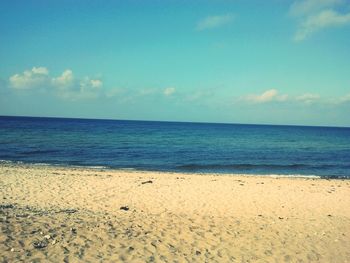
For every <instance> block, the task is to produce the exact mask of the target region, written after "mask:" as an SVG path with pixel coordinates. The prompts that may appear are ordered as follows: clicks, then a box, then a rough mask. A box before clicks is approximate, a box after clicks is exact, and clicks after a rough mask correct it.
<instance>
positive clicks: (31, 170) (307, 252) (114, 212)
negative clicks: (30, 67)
mask: <svg viewBox="0 0 350 263" xmlns="http://www.w3.org/2000/svg"><path fill="white" fill-rule="evenodd" d="M0 183H1V185H2V187H1V188H0V200H1V201H0V221H1V225H2V232H1V234H0V250H1V251H3V253H2V255H1V256H0V261H21V260H22V261H36V262H40V261H53V262H62V260H66V261H69V262H70V261H72V262H94V261H101V260H102V261H106V262H110V261H118V262H153V261H164V262H174V261H179V262H205V261H207V262H271V261H277V262H296V261H300V262H348V261H350V252H349V251H350V235H349V233H350V181H349V180H346V179H343V180H339V179H326V180H324V179H319V178H299V177H298V178H296V177H277V178H274V177H270V176H251V175H234V176H233V175H223V174H198V173H191V174H187V173H173V172H152V171H134V170H133V171H128V170H110V169H107V170H103V169H102V170H101V169H89V168H85V167H84V168H81V167H75V168H73V167H58V166H46V165H45V166H40V165H34V166H33V165H28V164H21V165H14V164H9V165H7V164H3V163H2V164H0Z"/></svg>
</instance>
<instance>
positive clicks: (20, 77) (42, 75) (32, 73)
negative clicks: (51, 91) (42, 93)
mask: <svg viewBox="0 0 350 263" xmlns="http://www.w3.org/2000/svg"><path fill="white" fill-rule="evenodd" d="M48 74H49V71H48V70H47V68H45V67H33V68H32V69H31V70H25V71H24V72H23V73H22V74H20V73H19V74H15V75H13V76H11V77H10V86H11V87H12V88H14V89H30V88H35V87H39V86H42V85H43V84H45V83H46V82H47V80H48Z"/></svg>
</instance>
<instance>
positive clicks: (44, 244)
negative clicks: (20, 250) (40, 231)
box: [33, 239, 48, 249]
mask: <svg viewBox="0 0 350 263" xmlns="http://www.w3.org/2000/svg"><path fill="white" fill-rule="evenodd" d="M47 244H48V242H47V240H46V239H45V240H42V241H34V242H33V247H34V248H36V249H41V248H45V247H47Z"/></svg>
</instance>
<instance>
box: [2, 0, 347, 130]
mask: <svg viewBox="0 0 350 263" xmlns="http://www.w3.org/2000/svg"><path fill="white" fill-rule="evenodd" d="M0 115H10V116H47V117H75V118H103V119H130V120H161V121H194V122H225V123H252V124H286V125H320V126H346V127H350V0H297V1H294V0H291V1H289V0H268V1H261V0H213V1H205V0H203V1H171V0H159V1H145V0H142V1H141V0H139V1H136V0H135V1H108V0H106V1H97V0H95V1H92V0H85V1H82V0H76V1H70V0H69V1H68V0H60V1H46V0H41V1H39V0H37V1H33V0H26V1H22V0H11V1H10V0H8V1H7V0H5V1H0Z"/></svg>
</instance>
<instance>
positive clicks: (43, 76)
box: [10, 67, 103, 100]
mask: <svg viewBox="0 0 350 263" xmlns="http://www.w3.org/2000/svg"><path fill="white" fill-rule="evenodd" d="M10 86H11V87H12V88H14V89H32V88H38V87H43V88H51V91H53V92H54V93H55V94H56V95H58V96H59V97H61V98H64V99H70V100H76V99H81V98H95V97H97V96H99V94H100V90H101V88H102V86H103V82H102V80H100V79H91V78H89V77H86V78H84V79H76V78H75V77H74V74H73V71H72V70H70V69H66V70H65V71H63V73H62V74H61V75H60V76H58V77H50V76H49V71H48V69H47V68H45V67H33V68H32V69H31V70H25V71H24V72H23V73H22V74H15V75H13V76H11V77H10Z"/></svg>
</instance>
